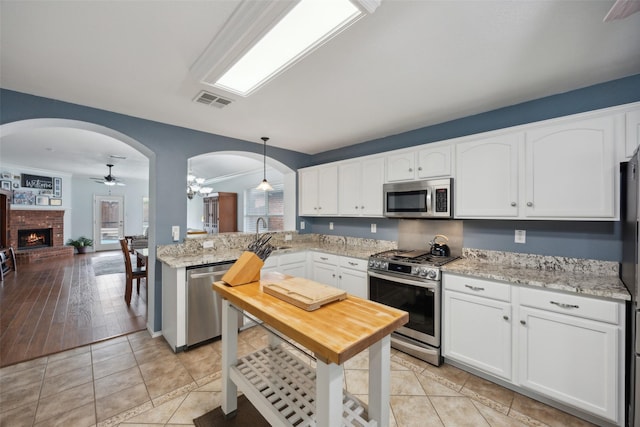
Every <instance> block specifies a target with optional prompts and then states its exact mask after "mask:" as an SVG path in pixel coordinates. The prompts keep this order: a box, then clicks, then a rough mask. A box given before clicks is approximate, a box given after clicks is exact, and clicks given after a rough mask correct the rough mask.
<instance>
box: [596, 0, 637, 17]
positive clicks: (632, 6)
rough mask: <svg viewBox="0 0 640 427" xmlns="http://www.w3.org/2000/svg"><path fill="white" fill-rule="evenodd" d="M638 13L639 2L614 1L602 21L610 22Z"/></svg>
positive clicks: (631, 0) (629, 0)
mask: <svg viewBox="0 0 640 427" xmlns="http://www.w3.org/2000/svg"><path fill="white" fill-rule="evenodd" d="M639 11H640V0H616V2H615V3H614V4H613V6H612V7H611V9H609V12H608V13H607V15H606V16H605V17H604V19H603V20H602V21H603V22H611V21H614V20H616V19H624V18H626V17H627V16H630V15H633V14H634V13H636V12H639Z"/></svg>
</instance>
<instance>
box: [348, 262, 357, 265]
mask: <svg viewBox="0 0 640 427" xmlns="http://www.w3.org/2000/svg"><path fill="white" fill-rule="evenodd" d="M349 265H358V263H357V262H353V261H349Z"/></svg>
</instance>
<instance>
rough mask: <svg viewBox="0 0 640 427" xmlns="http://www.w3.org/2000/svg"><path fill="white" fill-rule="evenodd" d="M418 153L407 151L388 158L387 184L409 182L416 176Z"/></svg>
mask: <svg viewBox="0 0 640 427" xmlns="http://www.w3.org/2000/svg"><path fill="white" fill-rule="evenodd" d="M415 167H416V153H415V152H413V151H407V152H403V153H398V154H390V155H388V156H387V182H393V181H407V180H410V179H414V178H415V176H416V172H415Z"/></svg>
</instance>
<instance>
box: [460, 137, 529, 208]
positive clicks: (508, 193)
mask: <svg viewBox="0 0 640 427" xmlns="http://www.w3.org/2000/svg"><path fill="white" fill-rule="evenodd" d="M522 138H523V135H522V133H514V134H507V135H502V136H496V137H492V138H487V139H481V140H477V141H470V142H464V143H460V144H458V145H457V146H456V179H455V181H454V185H455V206H454V210H455V216H456V217H460V218H481V217H502V218H515V217H517V216H518V150H519V146H520V143H521V141H522Z"/></svg>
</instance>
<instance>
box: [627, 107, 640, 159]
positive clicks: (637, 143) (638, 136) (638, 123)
mask: <svg viewBox="0 0 640 427" xmlns="http://www.w3.org/2000/svg"><path fill="white" fill-rule="evenodd" d="M625 119H626V125H627V129H626V146H625V154H626V157H627V158H630V157H631V155H632V154H633V152H634V151H635V150H636V148H638V147H640V108H639V109H637V110H635V111H630V112H628V113H627V114H626V117H625Z"/></svg>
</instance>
